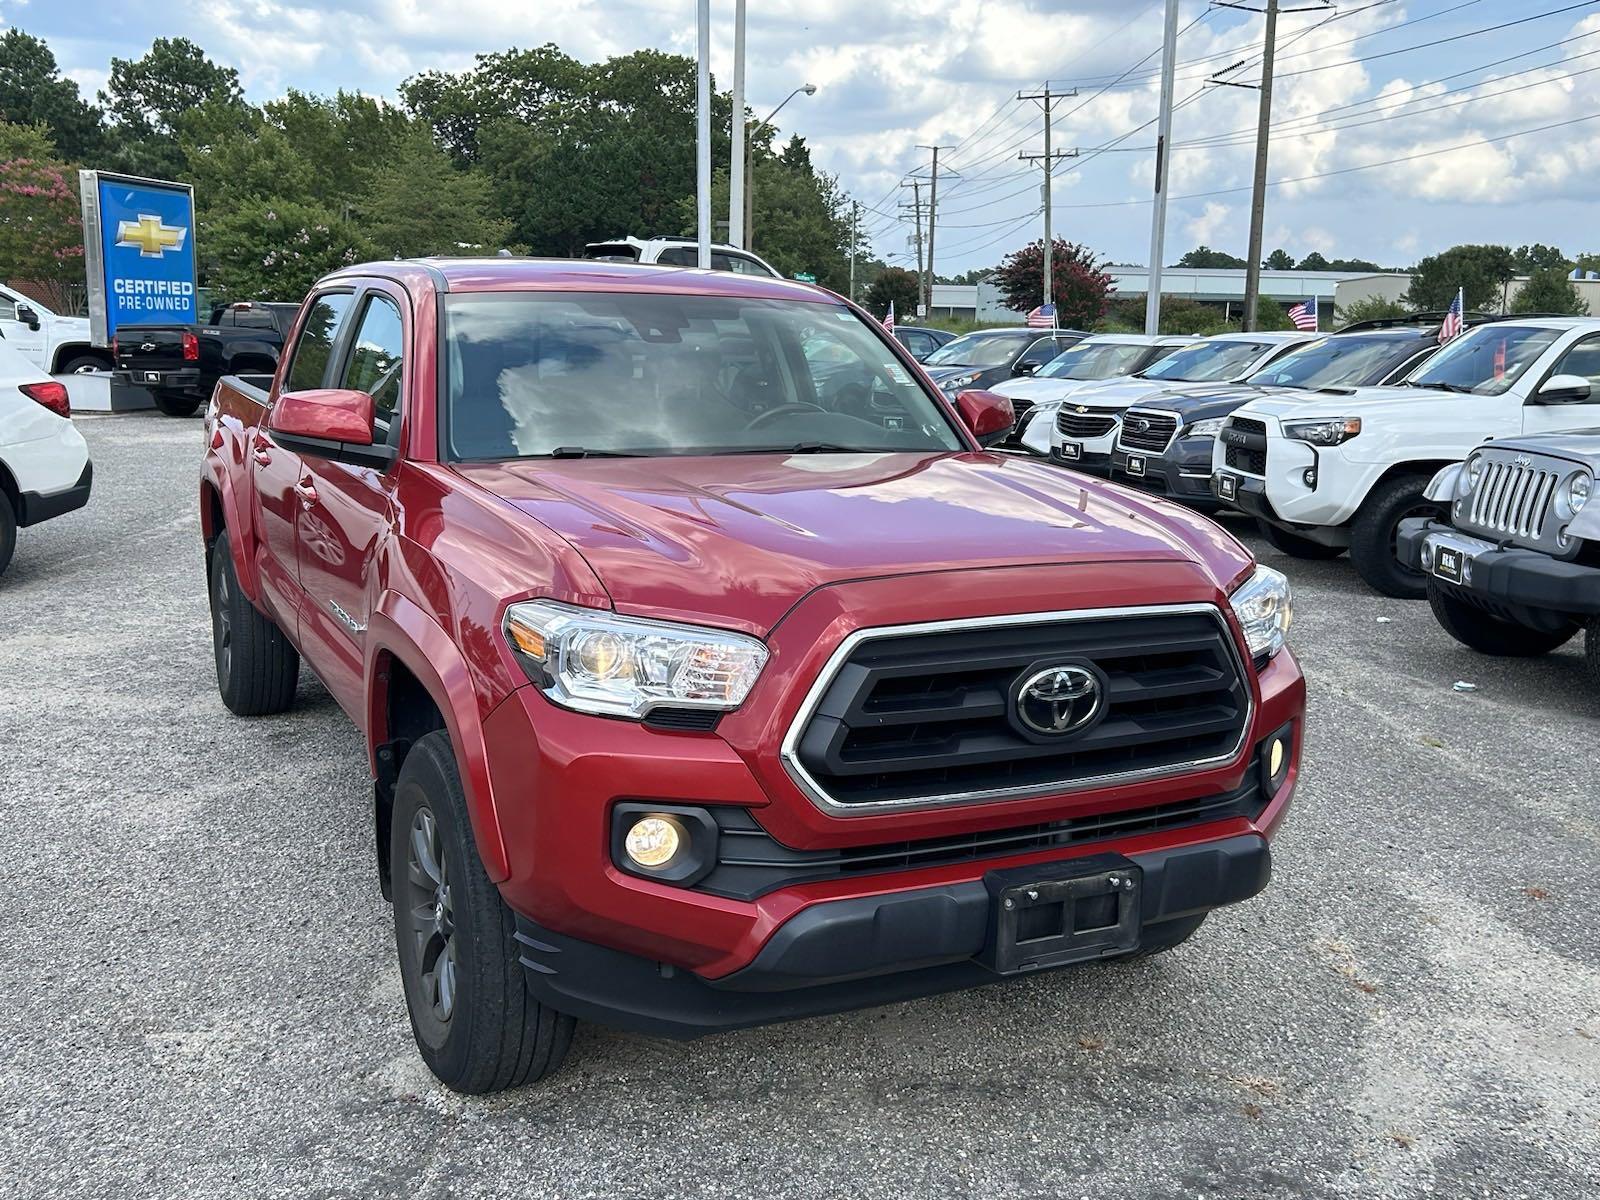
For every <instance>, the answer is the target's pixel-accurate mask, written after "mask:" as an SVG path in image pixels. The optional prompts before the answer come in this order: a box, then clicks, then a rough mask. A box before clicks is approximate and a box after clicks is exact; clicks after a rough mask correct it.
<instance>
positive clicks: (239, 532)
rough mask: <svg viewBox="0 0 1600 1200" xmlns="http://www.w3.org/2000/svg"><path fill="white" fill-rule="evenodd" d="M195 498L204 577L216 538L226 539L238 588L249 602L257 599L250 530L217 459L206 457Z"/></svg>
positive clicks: (258, 588) (256, 581)
mask: <svg viewBox="0 0 1600 1200" xmlns="http://www.w3.org/2000/svg"><path fill="white" fill-rule="evenodd" d="M199 499H200V536H201V538H202V539H203V540H204V542H205V552H206V577H207V578H208V579H209V578H210V573H211V555H212V553H213V552H214V551H215V549H216V547H217V543H218V541H219V540H220V539H221V538H226V539H227V544H228V552H229V553H230V554H232V555H233V573H234V575H235V576H236V577H237V578H238V581H239V590H240V591H242V592H243V593H244V594H245V596H246V597H248V598H249V600H250V602H251V603H252V604H254V603H257V602H258V601H259V599H260V586H259V583H260V581H259V580H258V579H257V577H256V561H255V555H253V554H251V553H250V552H249V538H250V530H249V529H248V527H247V525H246V522H245V520H244V514H243V513H241V512H240V511H239V506H238V504H237V503H236V502H235V500H234V497H233V487H232V485H231V482H230V480H229V478H228V475H227V473H226V471H225V470H224V469H223V467H222V464H221V462H220V460H217V459H215V458H211V459H208V460H207V465H206V471H205V474H204V475H203V476H202V477H201V479H200V497H199Z"/></svg>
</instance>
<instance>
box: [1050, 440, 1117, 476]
mask: <svg viewBox="0 0 1600 1200" xmlns="http://www.w3.org/2000/svg"><path fill="white" fill-rule="evenodd" d="M1102 441H1103V442H1105V443H1106V445H1107V448H1106V449H1105V450H1089V449H1085V448H1084V447H1086V446H1090V445H1094V444H1095V443H1097V442H1102ZM1110 441H1111V439H1110V438H1096V439H1095V440H1094V442H1071V443H1062V442H1054V443H1052V444H1051V446H1050V461H1051V462H1053V463H1055V464H1056V465H1057V466H1058V467H1071V468H1072V469H1073V470H1074V471H1087V472H1088V473H1089V474H1091V475H1101V476H1105V477H1107V478H1109V477H1110V475H1111V450H1110Z"/></svg>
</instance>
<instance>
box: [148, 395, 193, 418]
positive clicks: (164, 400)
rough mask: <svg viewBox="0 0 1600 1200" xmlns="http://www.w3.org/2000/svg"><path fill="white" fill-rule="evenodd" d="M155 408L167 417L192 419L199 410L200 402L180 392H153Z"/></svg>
mask: <svg viewBox="0 0 1600 1200" xmlns="http://www.w3.org/2000/svg"><path fill="white" fill-rule="evenodd" d="M152 395H153V396H154V398H155V402H156V407H157V408H159V409H160V410H161V411H162V412H164V413H166V414H167V416H169V417H192V416H194V414H195V413H196V412H197V411H198V410H199V408H200V401H198V400H196V399H195V398H194V397H193V396H186V395H184V394H183V393H182V392H154V393H152Z"/></svg>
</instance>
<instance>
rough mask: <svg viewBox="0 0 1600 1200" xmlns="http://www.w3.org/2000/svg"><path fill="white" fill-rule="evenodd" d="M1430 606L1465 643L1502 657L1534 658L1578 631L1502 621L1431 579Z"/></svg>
mask: <svg viewBox="0 0 1600 1200" xmlns="http://www.w3.org/2000/svg"><path fill="white" fill-rule="evenodd" d="M1427 588H1428V605H1429V607H1431V608H1432V609H1433V615H1434V618H1435V619H1436V620H1437V621H1438V622H1439V624H1440V625H1441V626H1442V627H1443V628H1444V631H1445V632H1446V633H1448V634H1449V635H1450V636H1451V637H1453V638H1455V640H1456V641H1458V642H1460V643H1461V644H1462V645H1463V646H1470V647H1471V648H1472V649H1474V650H1476V651H1478V652H1479V653H1480V654H1493V655H1496V656H1498V657H1501V658H1533V657H1536V656H1537V655H1540V654H1548V653H1550V651H1552V650H1554V649H1556V648H1557V647H1558V646H1564V645H1566V643H1567V642H1568V641H1569V640H1570V639H1571V637H1572V635H1573V634H1575V633H1577V632H1578V627H1577V626H1576V625H1574V626H1572V627H1571V628H1570V629H1567V630H1564V631H1562V632H1560V633H1549V632H1546V631H1545V630H1542V629H1529V628H1528V627H1527V626H1526V625H1517V624H1514V623H1513V622H1511V621H1502V620H1501V619H1500V618H1499V617H1496V616H1494V615H1493V614H1491V613H1486V612H1484V611H1483V610H1482V609H1481V608H1478V607H1476V606H1475V605H1472V604H1468V603H1467V602H1466V601H1465V600H1460V599H1457V598H1456V597H1455V596H1452V595H1451V594H1450V593H1449V592H1448V591H1447V590H1446V589H1445V586H1444V585H1443V584H1439V583H1435V582H1434V581H1433V580H1431V579H1430V580H1428V582H1427Z"/></svg>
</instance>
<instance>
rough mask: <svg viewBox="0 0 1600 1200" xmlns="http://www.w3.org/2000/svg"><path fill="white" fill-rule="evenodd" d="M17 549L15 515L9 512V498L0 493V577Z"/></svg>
mask: <svg viewBox="0 0 1600 1200" xmlns="http://www.w3.org/2000/svg"><path fill="white" fill-rule="evenodd" d="M16 549H17V514H16V513H14V512H12V511H11V497H10V496H7V495H6V494H5V493H4V492H0V575H4V574H5V573H6V568H7V567H9V566H10V565H11V556H12V555H13V554H14V553H16Z"/></svg>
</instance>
